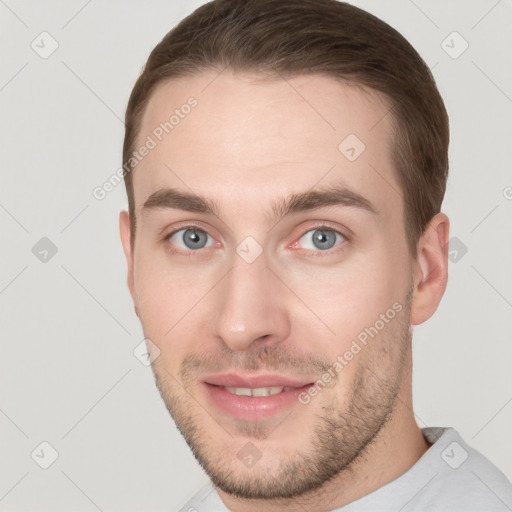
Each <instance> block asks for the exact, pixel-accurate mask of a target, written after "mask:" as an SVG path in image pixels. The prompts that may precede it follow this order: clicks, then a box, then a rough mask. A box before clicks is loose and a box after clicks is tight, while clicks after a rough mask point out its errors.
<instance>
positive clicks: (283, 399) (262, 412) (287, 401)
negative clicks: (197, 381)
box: [201, 382, 313, 421]
mask: <svg viewBox="0 0 512 512" xmlns="http://www.w3.org/2000/svg"><path fill="white" fill-rule="evenodd" d="M201 384H202V387H203V388H204V389H205V393H206V395H207V397H208V398H209V399H210V400H211V401H212V402H213V403H214V404H215V405H216V406H217V408H218V409H220V410H221V411H223V412H224V413H227V414H228V415H230V416H234V417H235V418H239V419H244V420H249V421H258V420H264V419H267V418H271V417H272V416H275V415H276V414H279V413H281V412H283V411H286V410H287V409H290V408H291V407H293V405H296V404H297V403H298V402H299V395H300V394H301V393H302V392H304V391H306V390H307V389H308V388H309V387H310V386H312V385H313V384H312V383H311V384H306V385H305V386H302V387H300V388H294V389H290V390H288V391H281V393H277V394H275V395H269V396H240V395H235V394H233V393H230V392H229V391H227V390H226V389H224V388H223V387H222V386H215V385H213V384H208V383H206V382H202V383H201Z"/></svg>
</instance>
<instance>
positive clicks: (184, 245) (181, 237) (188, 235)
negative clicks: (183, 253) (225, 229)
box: [169, 228, 213, 250]
mask: <svg viewBox="0 0 512 512" xmlns="http://www.w3.org/2000/svg"><path fill="white" fill-rule="evenodd" d="M169 240H170V241H171V242H172V243H173V244H174V245H176V246H177V247H179V248H180V249H183V250H195V249H203V248H205V247H209V246H210V245H212V242H213V239H212V238H211V236H210V235H209V234H208V233H207V232H206V231H204V230H203V229H198V228H185V229H180V230H179V231H176V232H174V233H172V234H171V235H170V236H169Z"/></svg>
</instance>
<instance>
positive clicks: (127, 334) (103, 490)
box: [0, 0, 512, 512]
mask: <svg viewBox="0 0 512 512" xmlns="http://www.w3.org/2000/svg"><path fill="white" fill-rule="evenodd" d="M202 3H203V2H202V1H187V2H184V1H170V0H166V1H163V0H158V1H156V0H153V1H151V2H142V1H138V2H136V1H130V2H126V1H125V2H121V0H116V1H109V2H107V1H105V0H103V1H101V0H90V1H85V0H76V1H64V0H62V1H57V0H53V1H46V2H36V1H35V0H34V1H31V2H30V1H15V0H0V51H1V63H2V65H1V68H0V108H1V122H0V140H1V145H2V146H1V148H2V151H1V163H0V176H1V186H0V232H1V240H2V244H1V251H0V254H1V264H0V329H1V331H0V332H1V337H0V342H1V358H0V448H1V452H0V511H22V510H23V511H29V510H30V511H34V510H38V511H53V512H58V511H69V510H74V511H95V510H101V511H105V512H106V511H125V512H127V511H142V510H151V511H155V512H156V511H163V510H166V511H171V510H177V509H178V508H179V507H180V506H181V505H183V503H184V502H185V501H186V500H187V499H188V498H189V497H190V495H191V494H193V493H194V491H195V490H196V489H197V488H198V487H199V486H200V485H201V484H202V483H204V482H206V481H207V477H206V476H205V475H204V474H203V473H202V471H201V469H200V468H199V466H198V465H197V463H196V462H195V460H194V459H193V457H192V455H191V453H190V452H189V450H188V447H187V446H186V444H185V442H184V441H183V440H182V439H181V437H180V436H179V434H178V432H177V430H176V428H175V426H174V424H173V422H172V420H171V418H170V416H169V415H168V413H167V411H166V409H165V407H164V405H163V403H162V402H161V400H160V397H159V395H158V392H157V390H156V388H155V386H154V382H153V377H152V373H151V369H150V368H149V367H146V366H144V365H143V364H142V363H141V362H140V361H139V360H138V359H137V358H136V357H135V356H134V354H133V350H134V348H135V347H136V346H137V345H139V344H140V342H141V341H142V339H143V335H142V329H141V327H140V324H139V322H138V319H137V317H136V316H135V314H134V312H133V305H132V302H131V298H130V296H129V293H128V289H127V287H126V264H125V260H124V255H123V253H122V249H121V244H120V240H119V234H118V212H119V211H120V210H121V209H124V208H126V207H127V202H126V198H125V191H124V185H120V186H118V187H117V188H116V189H115V190H114V191H113V192H111V193H110V194H108V195H107V197H106V198H105V199H104V200H102V201H99V200H96V199H95V198H94V197H93V196H92V190H93V189H94V187H96V186H98V185H101V184H102V183H103V182H104V181H105V180H106V179H108V177H109V176H111V175H112V174H113V173H114V172H115V171H116V169H118V168H119V166H120V165H121V148H122V142H123V135H124V127H123V122H122V119H123V116H124V110H125V107H126V102H127V100H128V96H129V93H130V90H131V87H132V86H133V83H134V81H135V79H136V78H137V76H138V74H139V72H140V69H141V67H142V65H143V64H144V62H145V59H146V58H147V56H148V54H149V52H150V50H151V49H152V47H153V46H154V45H155V44H156V43H157V42H158V41H159V40H160V39H161V38H162V37H163V36H164V34H165V33H167V31H168V30H169V29H170V28H172V26H173V25H174V24H175V23H176V22H177V21H178V20H179V19H181V18H182V17H183V16H184V15H186V14H188V13H189V12H191V11H192V10H193V9H194V8H195V7H197V6H198V5H200V4H202ZM354 3H356V4H357V5H360V6H362V7H364V8H366V9H367V10H369V11H371V12H373V13H374V14H376V15H378V16H380V17H381V18H383V19H384V20H386V21H387V22H389V23H390V24H391V25H393V26H394V27H396V28H397V29H398V30H399V31H401V32H402V33H403V34H404V36H405V37H406V38H408V39H409V40H410V41H411V43H412V44H413V45H414V46H415V47H416V48H417V49H418V51H419V52H420V54H421V55H422V56H423V58H424V59H425V61H426V62H427V64H428V65H429V66H431V67H432V69H433V73H434V75H435V78H436V80H437V82H438V85H439V88H440V90H441V93H442V95H443V97H444V98H445V101H446V105H447V108H448V111H449V114H450V119H451V130H452V142H451V149H450V157H451V175H450V178H449V183H448V188H447V195H446V200H445V205H444V211H445V212H446V213H447V214H448V215H449V216H450V218H451V223H452V224H451V236H452V237H456V239H455V240H452V242H451V258H452V260H453V261H452V262H451V263H450V278H449V284H448V289H447V291H446V294H445V297H444V299H443V301H442V303H441V306H440V308H439V310H438V312H437V313H436V314H435V316H434V317H433V318H432V319H431V320H429V321H428V322H427V323H426V324H424V325H422V326H419V327H416V329H415V336H414V364H415V377H414V399H415V410H416V413H417V420H418V423H419V425H420V426H453V427H455V428H457V429H458V430H459V432H460V433H461V434H462V436H463V437H464V438H465V440H466V441H468V442H469V443H470V444H472V445H473V446H474V447H475V448H477V449H478V450H480V451H481V452H483V453H484V454H485V455H486V456H487V457H489V458H490V459H491V461H493V462H494V463H495V464H497V465H498V466H499V467H500V468H501V469H502V470H503V471H504V472H505V473H506V474H507V476H508V477H509V478H511V477H512V460H511V457H510V453H512V440H511V437H510V431H511V424H512V405H511V403H510V402H511V401H512V382H511V378H510V373H511V372H510V363H511V361H512V344H511V343H510V340H511V329H512V326H511V322H510V318H511V308H512V303H511V301H512V291H511V290H512V286H511V285H512V282H511V281H512V271H511V268H510V261H512V257H511V256H512V254H511V253H512V246H511V237H510V227H511V218H512V217H511V209H512V200H511V198H512V188H511V187H512V176H511V173H510V169H511V159H512V158H511V157H512V155H511V152H510V145H511V140H512V137H511V135H512V134H511V131H512V129H511V128H512V127H511V124H512V122H511V120H512V116H511V113H512V100H511V96H512V78H511V64H510V48H511V47H512V41H511V39H512V36H511V31H510V26H511V21H512V4H511V2H510V1H506V0H501V1H498V0H489V1H487V0H479V1H467V0H464V1H462V0H458V1H454V0H452V1H450V2H445V1H442V0H436V1H433V0H429V1H427V0H415V1H414V2H413V1H410V0H396V1H388V0H386V1H383V0H373V1H370V0H367V1H362V0H361V1H358V2H354ZM43 31H47V32H49V34H51V37H52V38H53V39H54V40H56V41H57V42H58V45H59V46H58V48H57V50H56V51H55V52H54V53H53V54H52V55H50V56H49V57H48V58H46V59H44V58H42V57H41V56H40V54H39V53H37V52H36V51H35V50H34V49H33V48H32V47H31V43H32V41H35V43H34V45H39V46H36V48H38V50H39V51H40V52H41V51H43V50H45V51H48V49H50V48H51V46H50V45H51V40H50V39H48V36H40V33H41V32H43ZM453 31H457V32H458V33H459V34H460V35H461V36H462V38H464V40H465V41H467V43H468V44H469V47H468V48H467V50H466V51H465V52H464V53H462V54H461V55H460V56H458V57H457V58H454V56H455V55H456V54H458V53H459V52H460V50H462V49H463V47H464V42H463V40H462V39H460V38H459V37H458V36H456V35H455V36H453V35H452V36H450V37H448V39H446V38H447V36H449V35H450V34H451V33H452V32H453ZM44 37H46V39H44V40H43V39H42V38H44ZM443 41H445V43H443ZM43 47H44V48H43ZM445 50H446V51H445ZM447 52H448V53H447ZM450 53H451V55H450ZM43 237H47V238H48V239H50V240H51V242H52V243H53V244H54V245H55V246H56V248H57V253H56V254H55V255H53V256H52V253H51V251H50V252H48V254H45V253H44V252H41V251H43V250H44V249H45V247H46V249H48V247H47V244H48V241H42V242H39V241H40V239H41V238H43ZM38 242H39V245H36V244H38ZM45 244H46V246H45ZM34 246H36V249H34V250H33V247H34ZM465 248H466V249H467V253H464V252H465V250H466V249H465ZM34 252H35V253H36V254H34ZM44 255H46V261H41V260H40V258H44ZM43 441H46V442H48V443H50V445H51V446H52V447H53V448H54V449H55V450H56V451H57V452H58V458H57V460H56V461H55V462H54V463H53V464H52V465H51V466H50V467H49V468H48V469H42V468H41V467H40V465H41V464H43V465H44V464H45V463H48V462H51V449H49V448H48V447H47V446H45V445H43V446H42V447H41V446H40V443H41V442H43ZM34 450H35V452H34ZM33 452H34V455H33V457H31V454H32V453H33Z"/></svg>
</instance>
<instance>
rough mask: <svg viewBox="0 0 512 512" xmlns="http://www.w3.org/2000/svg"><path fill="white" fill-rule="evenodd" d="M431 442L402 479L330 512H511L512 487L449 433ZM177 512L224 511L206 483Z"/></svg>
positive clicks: (432, 433) (433, 433) (432, 435)
mask: <svg viewBox="0 0 512 512" xmlns="http://www.w3.org/2000/svg"><path fill="white" fill-rule="evenodd" d="M422 431H423V435H424V436H425V437H426V439H427V440H428V441H429V442H430V443H433V444H432V446H431V447H430V448H429V449H428V450H427V451H426V452H425V453H424V454H423V456H422V457H421V458H420V459H419V460H418V462H416V464H414V466H412V467H411V468H410V469H409V470H408V471H406V472H405V473H404V474H403V475H401V476H399V477H398V478H396V479H395V480H393V481H391V482H389V483H387V484H386V485H383V486H382V487H379V488H378V489H376V490H375V491H373V492H371V493H370V494H367V495H366V496H363V497H362V498H359V499H358V500H356V501H353V502H352V503H349V504H348V505H345V506H344V507H341V508H337V509H335V510H334V509H333V512H377V511H378V512H419V511H422V512H424V511H428V512H459V511H460V512H507V511H508V512H511V511H512V484H511V483H510V482H509V480H508V479H507V477H506V476H505V475H504V474H503V473H502V472H501V471H500V470H499V469H498V468H497V467H496V466H494V465H493V464H492V463H491V462H490V461H489V460H488V459H486V458H485V457H484V456H483V455H482V454H481V453H479V452H478V451H476V450H474V449H473V448H471V447H470V446H468V445H467V444H466V443H465V442H464V441H463V440H462V438H461V437H460V435H459V434H458V432H457V431H456V430H455V429H453V428H451V427H448V428H442V427H429V428H424V429H422ZM180 512H229V509H228V508H226V506H225V505H224V504H223V503H222V501H221V499H220V497H219V495H218V493H217V491H216V490H215V489H214V487H213V486H212V485H211V484H209V485H207V486H205V487H203V488H202V489H201V490H200V491H199V492H198V493H197V494H195V495H194V497H193V498H192V499H191V500H190V501H189V502H188V503H187V504H186V505H185V506H184V507H182V508H181V509H180Z"/></svg>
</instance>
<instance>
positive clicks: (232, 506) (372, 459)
mask: <svg viewBox="0 0 512 512" xmlns="http://www.w3.org/2000/svg"><path fill="white" fill-rule="evenodd" d="M410 352H411V351H410V350H409V354H408V358H409V361H408V363H409V364H407V365H406V369H405V371H404V375H403V378H402V382H401V385H400V390H399V393H398V396H397V399H396V403H395V407H394V409H393V412H392V415H391V418H390V419H389V421H388V422H387V423H386V424H385V425H384V427H383V428H382V429H381V430H380V431H379V432H378V434H377V435H376V436H375V438H374V440H373V442H372V443H371V444H370V445H369V446H368V447H367V449H366V450H365V451H364V452H362V453H361V454H360V455H359V456H358V458H357V459H356V460H354V461H353V463H352V464H351V465H350V468H347V469H346V470H344V471H342V472H341V473H339V474H338V475H337V477H336V478H334V479H332V480H330V481H329V482H326V483H325V484H324V485H323V486H322V487H321V488H319V489H315V490H313V491H310V492H308V493H307V494H303V495H301V496H300V497H297V498H291V499H279V500H268V501H265V502H263V501H262V500H245V499H240V498H236V497H234V496H231V495H229V494H226V493H225V492H224V491H222V490H221V489H217V492H218V493H219V496H220V497H221V499H222V501H223V502H224V504H225V505H226V506H227V507H228V508H229V510H232V511H233V512H256V511H259V510H262V506H264V509H265V511H267V512H278V511H279V512H281V511H282V510H283V508H284V509H286V510H288V511H290V512H304V510H315V511H317V512H328V511H330V510H333V509H335V508H340V507H343V506H344V505H347V504H348V503H351V502H353V501H355V500H357V499H359V498H362V497H363V496H366V495H367V494H369V493H371V492H373V491H375V490H376V489H378V488H379V487H382V486H383V485H385V484H387V483H389V482H391V481H392V480H395V479H396V478H398V477H399V476H400V475H402V474H403V473H405V472H406V471H407V470H408V469H410V468H411V467H412V466H413V465H414V464H415V463H416V462H417V461H418V460H419V458H420V457H421V456H422V455H423V454H424V453H425V452H426V451H427V450H428V448H429V446H430V445H429V444H428V443H427V441H426V440H425V438H424V437H423V434H422V432H421V429H420V428H419V427H418V425H417V424H416V421H415V418H414V413H413V411H412V357H411V353H410Z"/></svg>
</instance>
